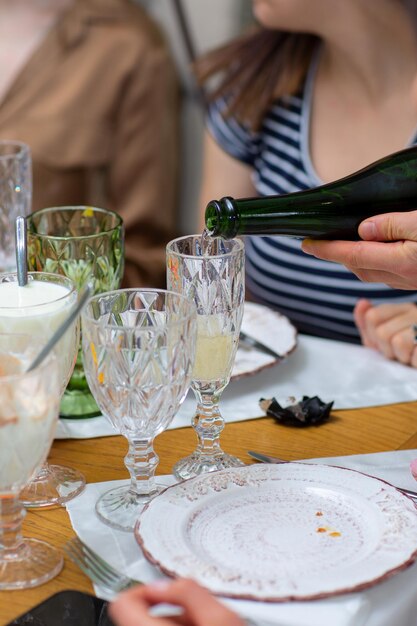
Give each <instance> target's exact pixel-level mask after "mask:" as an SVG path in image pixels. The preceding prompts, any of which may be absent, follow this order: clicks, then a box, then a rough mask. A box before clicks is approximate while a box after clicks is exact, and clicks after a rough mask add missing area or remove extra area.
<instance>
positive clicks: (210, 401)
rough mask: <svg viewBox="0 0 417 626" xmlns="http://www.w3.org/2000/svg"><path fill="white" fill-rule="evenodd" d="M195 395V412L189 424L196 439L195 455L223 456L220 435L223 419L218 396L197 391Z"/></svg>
mask: <svg viewBox="0 0 417 626" xmlns="http://www.w3.org/2000/svg"><path fill="white" fill-rule="evenodd" d="M195 394H196V397H197V410H196V413H195V415H194V417H193V419H192V422H191V424H192V427H193V428H194V430H195V432H196V434H197V437H198V445H197V453H198V454H201V455H204V456H214V455H216V454H223V451H222V449H221V447H220V433H221V432H222V430H223V428H224V419H223V417H222V415H221V413H220V410H219V400H220V395H219V394H216V393H201V392H198V391H196V392H195Z"/></svg>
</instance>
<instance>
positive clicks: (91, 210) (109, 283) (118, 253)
mask: <svg viewBox="0 0 417 626" xmlns="http://www.w3.org/2000/svg"><path fill="white" fill-rule="evenodd" d="M28 267H29V269H30V270H38V271H44V272H53V273H57V274H63V275H64V276H67V277H68V278H70V279H71V280H72V281H73V282H74V283H75V285H76V287H77V289H78V290H80V289H82V288H83V287H84V285H86V284H87V283H88V284H89V285H90V287H91V290H92V292H93V293H103V292H105V291H112V290H114V289H117V288H118V287H119V286H120V283H121V280H122V277H123V269H124V232H123V223H122V219H121V217H120V216H119V215H117V214H116V213H113V212H112V211H107V210H105V209H99V208H95V207H86V206H81V207H52V208H47V209H41V210H40V211H36V212H35V213H32V215H30V216H29V217H28ZM98 414H99V410H98V408H97V405H96V403H95V402H94V399H93V397H92V395H91V393H90V391H89V389H88V385H87V381H86V378H85V375H84V369H83V364H82V356H81V348H80V351H79V356H78V359H77V363H76V366H75V368H74V373H73V375H72V377H71V380H70V382H69V384H68V387H67V389H66V391H65V394H64V397H63V400H62V402H61V417H92V416H94V415H98Z"/></svg>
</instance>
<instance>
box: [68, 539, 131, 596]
mask: <svg viewBox="0 0 417 626" xmlns="http://www.w3.org/2000/svg"><path fill="white" fill-rule="evenodd" d="M64 550H65V552H66V553H67V555H68V556H69V558H70V559H71V561H73V562H74V563H75V564H76V565H78V567H79V568H80V570H82V571H83V572H84V574H87V576H88V577H89V579H90V580H91V581H92V582H93V583H95V584H96V585H99V586H100V587H102V588H103V589H105V590H106V591H110V592H112V593H113V594H117V593H119V592H120V591H124V590H125V589H130V587H134V586H136V585H141V584H142V583H141V582H140V581H139V580H133V578H129V576H125V575H124V574H121V573H120V572H118V571H117V570H116V569H114V567H112V566H111V565H110V564H109V563H107V562H106V561H105V560H104V559H102V558H101V557H100V556H99V555H98V554H96V553H95V552H94V550H91V548H89V547H88V546H86V545H85V543H83V542H82V541H81V539H79V538H78V537H74V538H73V539H70V540H69V541H68V542H67V543H66V544H65V545H64Z"/></svg>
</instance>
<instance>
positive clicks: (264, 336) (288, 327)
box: [231, 302, 297, 380]
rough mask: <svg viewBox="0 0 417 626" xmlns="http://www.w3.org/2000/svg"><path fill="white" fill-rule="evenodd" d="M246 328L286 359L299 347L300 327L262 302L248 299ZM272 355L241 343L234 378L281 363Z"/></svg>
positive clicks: (244, 328)
mask: <svg viewBox="0 0 417 626" xmlns="http://www.w3.org/2000/svg"><path fill="white" fill-rule="evenodd" d="M242 330H243V331H244V332H245V333H246V334H247V335H250V336H251V337H253V338H254V339H256V340H257V341H260V342H261V343H263V344H264V345H266V346H268V347H269V348H271V349H272V350H274V351H275V352H276V353H277V354H279V355H280V356H281V357H283V358H285V357H287V356H288V355H289V354H291V352H293V350H295V348H296V347H297V329H296V328H295V327H294V326H293V325H292V324H291V322H290V320H289V319H288V318H287V317H285V315H281V313H278V311H274V310H273V309H270V308H268V307H266V306H263V305H262V304H256V303H254V302H245V308H244V313H243V320H242ZM280 362H281V359H276V358H274V357H273V356H270V355H269V354H265V353H264V352H261V351H259V350H256V349H254V348H249V349H248V348H244V347H241V346H239V348H238V350H237V353H236V359H235V363H234V366H233V371H232V377H231V379H232V380H237V379H238V378H241V377H243V376H251V375H253V374H257V373H258V372H261V371H262V370H264V369H265V368H267V367H271V366H273V365H276V364H277V363H280Z"/></svg>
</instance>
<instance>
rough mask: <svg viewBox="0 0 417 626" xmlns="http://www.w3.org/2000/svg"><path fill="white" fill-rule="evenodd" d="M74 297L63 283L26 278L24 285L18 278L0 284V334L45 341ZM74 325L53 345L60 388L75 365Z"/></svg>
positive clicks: (67, 310) (74, 294)
mask: <svg viewBox="0 0 417 626" xmlns="http://www.w3.org/2000/svg"><path fill="white" fill-rule="evenodd" d="M76 298H77V295H76V292H75V291H73V292H71V291H70V290H69V289H68V288H67V287H66V286H64V285H60V284H57V283H54V282H52V281H51V282H48V281H44V280H36V279H35V280H29V282H28V284H27V285H25V286H24V287H19V284H18V282H17V281H11V282H1V283H0V333H26V334H31V335H33V336H38V337H41V338H42V339H43V340H44V341H45V343H46V342H47V341H48V339H49V338H50V337H51V335H52V334H53V332H54V331H55V330H56V329H57V327H58V326H59V325H60V324H61V323H62V322H63V321H64V319H65V318H66V317H67V316H68V314H69V311H70V309H71V308H72V306H73V304H74V303H75V301H76ZM76 328H77V325H76V324H75V323H74V325H73V326H72V327H71V328H70V329H69V330H68V331H67V332H66V333H65V335H64V336H63V337H62V339H61V340H60V342H59V343H58V344H57V347H56V354H57V356H58V361H59V367H60V373H61V381H62V391H63V390H64V389H65V386H66V384H67V382H68V379H69V377H70V375H71V371H72V368H73V365H74V358H75V353H76V348H77V345H78V335H77V332H76Z"/></svg>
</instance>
